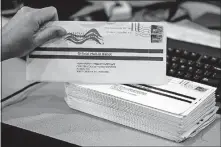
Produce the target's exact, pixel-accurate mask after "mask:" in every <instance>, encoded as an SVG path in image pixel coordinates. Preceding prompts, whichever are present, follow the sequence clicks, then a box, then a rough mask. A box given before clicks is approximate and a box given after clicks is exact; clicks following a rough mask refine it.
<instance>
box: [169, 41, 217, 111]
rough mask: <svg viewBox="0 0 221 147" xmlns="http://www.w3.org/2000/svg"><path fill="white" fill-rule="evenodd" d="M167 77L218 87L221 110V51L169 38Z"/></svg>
mask: <svg viewBox="0 0 221 147" xmlns="http://www.w3.org/2000/svg"><path fill="white" fill-rule="evenodd" d="M167 75H168V76H172V77H177V78H180V79H187V80H190V81H194V82H198V83H202V84H206V85H209V86H213V87H216V88H217V90H216V103H217V106H219V108H220V103H221V49H218V48H212V47H209V46H203V45H198V44H192V43H187V42H183V41H178V40H173V39H169V38H168V46H167ZM220 112H221V109H219V111H218V113H219V114H220Z"/></svg>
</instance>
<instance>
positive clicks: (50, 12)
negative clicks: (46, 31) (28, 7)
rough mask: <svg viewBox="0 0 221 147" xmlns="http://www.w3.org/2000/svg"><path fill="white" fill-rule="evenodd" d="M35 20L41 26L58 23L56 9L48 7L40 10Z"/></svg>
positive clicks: (36, 13)
mask: <svg viewBox="0 0 221 147" xmlns="http://www.w3.org/2000/svg"><path fill="white" fill-rule="evenodd" d="M34 17H35V20H36V21H37V23H38V24H39V26H41V25H43V24H45V23H47V22H48V21H57V20H58V13H57V9H56V8H55V7H46V8H43V9H39V10H38V11H36V12H35V16H34Z"/></svg>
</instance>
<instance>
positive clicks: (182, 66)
mask: <svg viewBox="0 0 221 147" xmlns="http://www.w3.org/2000/svg"><path fill="white" fill-rule="evenodd" d="M186 68H187V67H186V66H185V65H181V66H180V68H179V69H180V70H186Z"/></svg>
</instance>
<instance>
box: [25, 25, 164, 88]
mask: <svg viewBox="0 0 221 147" xmlns="http://www.w3.org/2000/svg"><path fill="white" fill-rule="evenodd" d="M49 25H57V26H61V27H63V28H64V29H66V31H67V32H68V33H67V35H66V36H64V37H62V38H56V39H54V40H51V41H49V42H47V43H46V44H44V45H43V46H41V47H39V48H37V49H36V50H34V51H33V52H32V53H31V54H30V55H29V56H28V58H27V74H26V76H27V80H34V81H49V82H73V83H79V84H80V83H94V84H104V83H107V84H108V83H109V84H111V83H134V84H138V83H144V84H153V85H159V84H165V83H166V82H167V78H166V42H167V40H166V29H165V24H164V23H159V22H83V21H56V22H52V23H50V24H49Z"/></svg>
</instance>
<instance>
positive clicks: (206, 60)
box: [200, 55, 210, 63]
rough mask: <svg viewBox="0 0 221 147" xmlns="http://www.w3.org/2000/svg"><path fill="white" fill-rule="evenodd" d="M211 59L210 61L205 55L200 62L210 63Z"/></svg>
mask: <svg viewBox="0 0 221 147" xmlns="http://www.w3.org/2000/svg"><path fill="white" fill-rule="evenodd" d="M209 59H210V57H209V56H207V55H204V56H203V57H202V59H201V60H200V61H201V62H202V63H209Z"/></svg>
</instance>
